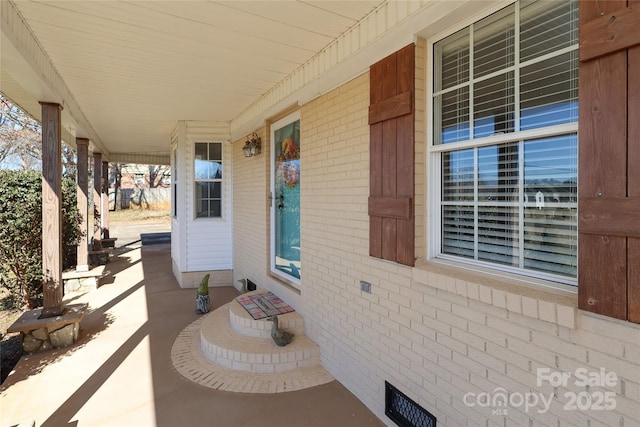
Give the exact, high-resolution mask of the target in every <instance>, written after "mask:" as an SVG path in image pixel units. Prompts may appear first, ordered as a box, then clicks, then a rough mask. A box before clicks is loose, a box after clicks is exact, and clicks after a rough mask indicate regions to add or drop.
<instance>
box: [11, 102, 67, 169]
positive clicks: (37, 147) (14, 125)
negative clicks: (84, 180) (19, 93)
mask: <svg viewBox="0 0 640 427" xmlns="http://www.w3.org/2000/svg"><path fill="white" fill-rule="evenodd" d="M76 159H77V156H76V152H75V151H74V150H73V149H72V148H71V147H70V146H69V145H67V144H66V143H64V141H63V143H62V175H63V176H64V177H65V178H71V179H75V178H76V173H77V170H78V167H77V160H76ZM7 163H11V165H13V166H14V167H18V168H19V169H22V170H40V169H41V168H42V125H41V124H40V122H38V121H37V120H36V119H34V118H33V117H31V116H29V115H28V114H27V113H25V112H24V111H23V110H22V109H20V107H18V106H17V105H15V104H14V103H12V102H11V101H10V100H9V99H7V98H6V97H5V96H4V95H3V94H2V93H0V164H7Z"/></svg>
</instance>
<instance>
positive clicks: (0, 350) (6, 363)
mask: <svg viewBox="0 0 640 427" xmlns="http://www.w3.org/2000/svg"><path fill="white" fill-rule="evenodd" d="M23 354H24V351H23V350H22V343H21V342H20V334H18V333H16V334H8V335H5V336H4V338H3V339H2V341H0V383H3V382H4V380H6V379H7V377H8V376H9V374H10V373H11V371H13V368H14V367H15V366H16V365H17V364H18V361H19V360H20V358H21V357H22V355H23Z"/></svg>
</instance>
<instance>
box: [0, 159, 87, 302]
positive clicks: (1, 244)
mask: <svg viewBox="0 0 640 427" xmlns="http://www.w3.org/2000/svg"><path fill="white" fill-rule="evenodd" d="M76 197H77V195H76V185H75V182H73V181H72V180H69V179H63V182H62V246H63V252H62V257H63V268H68V267H70V266H72V265H74V264H75V254H76V251H75V247H76V245H77V242H78V237H79V236H80V227H79V224H80V214H79V213H78V209H77V206H76V200H77V199H76ZM0 224H1V226H0V286H3V287H4V288H6V289H7V290H8V291H9V292H10V293H11V295H12V296H13V299H14V301H19V304H20V305H21V306H22V307H23V308H34V306H36V303H37V301H38V300H39V299H40V297H41V295H42V175H41V174H40V173H39V172H35V171H10V170H0Z"/></svg>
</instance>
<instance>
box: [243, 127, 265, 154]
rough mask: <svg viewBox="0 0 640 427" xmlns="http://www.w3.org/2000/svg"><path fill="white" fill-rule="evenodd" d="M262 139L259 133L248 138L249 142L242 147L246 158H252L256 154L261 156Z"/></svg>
mask: <svg viewBox="0 0 640 427" xmlns="http://www.w3.org/2000/svg"><path fill="white" fill-rule="evenodd" d="M260 143H261V141H260V137H259V136H258V134H257V133H255V132H254V133H253V135H249V136H247V142H245V143H244V147H242V151H243V152H244V156H245V157H252V156H255V155H256V154H260Z"/></svg>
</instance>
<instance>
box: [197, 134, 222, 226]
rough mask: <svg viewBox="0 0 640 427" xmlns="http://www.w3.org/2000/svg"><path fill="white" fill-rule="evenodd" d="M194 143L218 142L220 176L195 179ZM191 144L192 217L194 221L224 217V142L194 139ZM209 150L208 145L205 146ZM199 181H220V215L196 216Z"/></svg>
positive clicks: (214, 219)
mask: <svg viewBox="0 0 640 427" xmlns="http://www.w3.org/2000/svg"><path fill="white" fill-rule="evenodd" d="M196 144H219V145H220V161H221V162H222V178H215V179H196V167H195V163H196ZM191 145H192V159H193V160H192V166H193V170H192V176H193V218H194V220H196V221H211V220H213V221H219V220H221V219H224V207H225V201H224V199H225V197H224V180H225V170H224V169H225V168H224V165H225V161H224V144H223V143H222V142H221V141H194V142H193V144H191ZM207 152H209V147H207ZM199 182H219V183H220V216H198V200H199V199H198V192H197V188H198V183H199Z"/></svg>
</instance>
